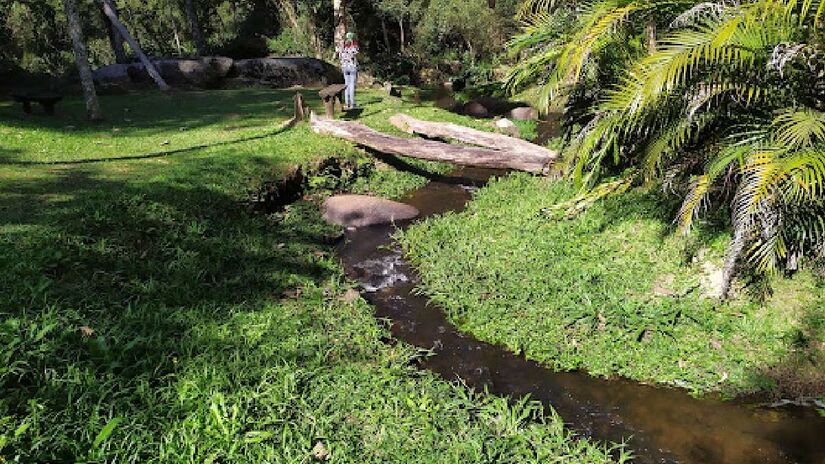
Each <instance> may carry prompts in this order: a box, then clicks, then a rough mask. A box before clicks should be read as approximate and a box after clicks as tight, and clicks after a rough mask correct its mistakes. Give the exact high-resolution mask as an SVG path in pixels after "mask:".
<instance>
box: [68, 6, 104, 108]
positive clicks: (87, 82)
mask: <svg viewBox="0 0 825 464" xmlns="http://www.w3.org/2000/svg"><path fill="white" fill-rule="evenodd" d="M63 8H64V9H65V10H66V18H67V19H68V25H69V35H71V36H72V48H73V49H74V58H75V62H76V63H77V70H78V72H79V73H80V85H81V86H82V87H83V98H84V99H85V101H86V114H87V115H88V117H89V119H91V120H92V121H99V120H101V119H103V115H102V114H101V113H100V103H99V102H98V100H97V92H96V91H95V83H94V80H93V78H92V69H91V68H90V67H89V55H88V52H87V51H86V44H85V43H84V42H83V32H82V29H81V27H80V20H79V19H78V16H77V8H76V7H75V3H74V0H63Z"/></svg>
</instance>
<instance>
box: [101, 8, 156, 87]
mask: <svg viewBox="0 0 825 464" xmlns="http://www.w3.org/2000/svg"><path fill="white" fill-rule="evenodd" d="M100 1H101V2H102V4H103V13H105V14H106V17H107V18H109V21H111V23H112V26H114V27H115V29H117V31H118V32H119V33H120V35H121V36H122V37H123V38H124V39H126V42H127V43H128V44H129V46H130V47H132V51H134V52H135V55H137V57H138V58H140V62H141V63H143V67H144V68H146V72H147V73H149V76H151V77H152V79H153V80H154V81H155V83H156V84H157V85H158V88H159V89H160V90H163V91H164V92H165V91H167V90H169V85H168V84H167V83H166V81H164V80H163V77H161V76H160V73H159V72H158V70H157V68H155V65H154V64H152V62H151V61H149V58H147V57H146V54H145V53H143V49H141V48H140V45H139V44H138V42H137V40H135V38H134V37H132V35H131V34H129V31H128V30H126V26H124V25H123V23H121V22H120V19H118V17H117V13H115V9H114V6H113V5H112V0H100Z"/></svg>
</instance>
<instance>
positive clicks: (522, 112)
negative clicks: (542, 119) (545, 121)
mask: <svg viewBox="0 0 825 464" xmlns="http://www.w3.org/2000/svg"><path fill="white" fill-rule="evenodd" d="M538 118H539V113H538V111H536V110H535V108H531V107H529V106H520V107H518V108H513V109H512V110H510V119H514V120H516V121H533V120H536V119H538Z"/></svg>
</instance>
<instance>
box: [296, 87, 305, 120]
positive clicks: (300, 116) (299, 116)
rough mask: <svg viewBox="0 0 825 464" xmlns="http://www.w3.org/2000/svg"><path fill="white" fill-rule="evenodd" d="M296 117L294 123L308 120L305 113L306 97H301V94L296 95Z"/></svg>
mask: <svg viewBox="0 0 825 464" xmlns="http://www.w3.org/2000/svg"><path fill="white" fill-rule="evenodd" d="M294 100H295V117H294V118H293V121H295V122H301V121H303V120H304V119H306V114H305V113H304V97H303V95H301V93H300V92H298V93H296V94H295V97H294Z"/></svg>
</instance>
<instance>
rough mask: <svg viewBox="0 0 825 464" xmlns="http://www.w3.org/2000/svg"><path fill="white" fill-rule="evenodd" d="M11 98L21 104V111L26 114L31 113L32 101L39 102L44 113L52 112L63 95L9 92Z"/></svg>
mask: <svg viewBox="0 0 825 464" xmlns="http://www.w3.org/2000/svg"><path fill="white" fill-rule="evenodd" d="M11 98H13V99H14V101H16V102H19V103H22V104H23V112H24V113H26V114H31V112H32V103H39V104H40V106H42V107H43V111H44V112H45V113H46V114H49V115H51V114H54V107H55V105H57V104H58V103H59V102H60V100H63V95H59V94H56V93H34V92H29V93H13V94H11Z"/></svg>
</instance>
